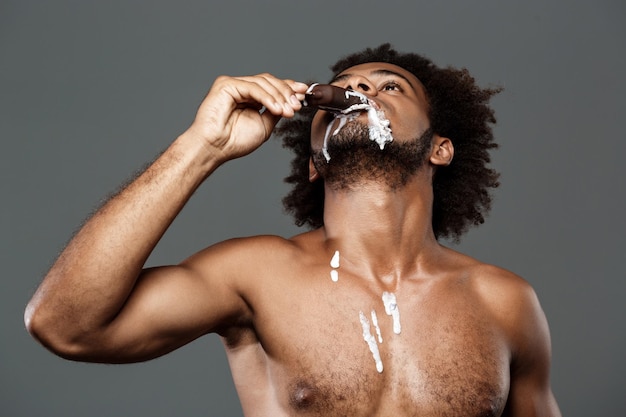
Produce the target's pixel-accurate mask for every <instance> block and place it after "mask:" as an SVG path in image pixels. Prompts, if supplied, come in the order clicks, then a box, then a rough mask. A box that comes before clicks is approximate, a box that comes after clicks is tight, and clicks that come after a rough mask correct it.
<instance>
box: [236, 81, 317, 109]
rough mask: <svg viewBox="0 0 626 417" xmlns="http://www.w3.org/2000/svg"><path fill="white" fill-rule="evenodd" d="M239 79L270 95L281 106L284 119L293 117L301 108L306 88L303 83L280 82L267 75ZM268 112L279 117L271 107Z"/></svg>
mask: <svg viewBox="0 0 626 417" xmlns="http://www.w3.org/2000/svg"><path fill="white" fill-rule="evenodd" d="M241 79H242V80H246V81H249V82H252V83H255V84H257V85H259V86H260V87H261V88H262V89H264V90H265V91H266V92H268V93H269V94H270V95H272V97H274V98H275V100H276V102H277V103H278V104H280V105H281V106H282V108H283V110H284V111H283V112H282V114H281V115H282V116H285V117H291V116H293V115H294V112H295V111H297V110H300V108H301V107H302V104H301V100H302V99H303V98H304V95H303V94H304V92H305V91H306V89H307V88H308V87H307V85H306V84H304V83H299V82H296V81H293V80H281V79H279V78H276V77H274V76H273V75H271V74H268V73H264V74H258V75H255V76H251V77H241ZM298 96H300V97H298ZM275 109H277V107H275ZM268 110H270V111H272V113H273V114H275V115H279V113H278V112H277V111H273V109H272V108H271V107H268Z"/></svg>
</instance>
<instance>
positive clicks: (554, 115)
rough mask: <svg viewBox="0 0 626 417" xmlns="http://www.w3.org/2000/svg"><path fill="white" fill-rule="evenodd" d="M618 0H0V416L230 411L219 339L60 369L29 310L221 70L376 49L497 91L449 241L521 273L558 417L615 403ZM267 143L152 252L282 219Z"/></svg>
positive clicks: (268, 227) (282, 166)
mask: <svg viewBox="0 0 626 417" xmlns="http://www.w3.org/2000/svg"><path fill="white" fill-rule="evenodd" d="M625 10H626V6H625V5H624V3H623V2H622V1H618V0H616V1H593V2H592V1H589V2H578V1H540V2H539V1H525V2H508V1H480V2H475V1H465V0H459V1H437V2H417V1H410V2H409V1H407V2H400V1H389V0H385V1H377V2H371V1H365V0H361V1H358V2H341V1H315V2H308V3H299V2H289V1H282V2H278V1H275V2H265V3H262V2H255V1H233V0H231V1H228V2H223V3H220V2H215V1H213V2H212V1H206V0H205V1H179V2H173V1H172V2H164V1H152V2H148V1H145V2H139V1H120V0H114V1H112V0H109V1H102V2H95V1H79V0H76V1H70V0H63V1H56V2H51V1H41V2H38V1H27V0H23V1H6V0H3V1H2V2H0V138H1V141H2V144H1V147H0V158H1V164H0V173H1V178H2V183H1V186H2V189H1V194H0V195H1V198H2V206H1V207H2V216H1V218H0V219H1V220H0V221H1V235H0V236H1V244H2V247H1V250H0V257H1V258H0V262H1V263H0V264H1V265H2V271H3V274H2V277H1V279H0V297H1V300H0V333H1V338H2V339H1V342H0V415H2V416H11V417H13V416H29V417H33V416H237V415H241V410H240V408H239V405H238V401H237V398H236V394H235V392H234V389H233V385H232V382H231V380H230V374H229V371H228V367H227V364H226V360H225V356H224V353H223V352H222V349H221V345H220V342H219V340H218V339H217V337H215V336H207V337H204V338H202V339H200V340H198V341H196V342H194V343H192V344H190V345H188V346H186V347H184V348H182V349H180V350H179V351H177V352H175V353H173V354H171V355H168V356H166V357H163V358H161V359H157V360H154V361H151V362H148V363H143V364H136V365H127V366H107V365H92V364H81V363H72V362H67V361H63V360H61V359H58V358H56V357H55V356H53V355H52V354H50V353H48V352H47V351H46V350H45V349H43V348H42V347H40V346H39V345H38V344H37V343H36V342H34V341H33V340H32V339H31V338H30V337H29V336H28V335H27V334H26V332H25V331H24V328H23V324H22V314H23V307H24V305H25V303H26V302H27V300H28V298H29V297H30V295H31V293H32V291H33V290H34V289H35V287H36V285H37V284H38V282H39V281H40V279H41V277H42V275H43V274H44V273H45V271H46V270H47V268H48V267H49V266H50V264H51V262H52V261H53V260H54V258H55V256H56V255H57V253H58V252H59V251H60V250H61V249H62V247H63V245H64V244H65V242H66V241H67V239H68V238H69V237H70V235H71V233H72V231H73V230H75V229H76V227H78V225H79V224H80V223H81V221H82V220H83V219H84V218H85V217H86V216H87V215H88V213H89V212H90V211H91V210H93V208H94V207H95V206H96V205H97V204H98V203H99V202H100V201H101V200H102V199H103V198H104V197H105V196H106V195H107V194H108V193H110V192H112V191H114V190H115V189H116V188H117V187H118V185H119V184H121V183H122V182H123V181H125V180H126V179H127V178H129V177H130V176H131V175H132V173H133V172H135V171H136V170H137V169H139V168H140V167H141V166H142V165H143V164H144V163H146V162H147V161H149V160H151V159H152V158H153V157H154V156H155V155H156V154H157V153H158V152H160V151H161V150H162V149H163V148H165V147H166V146H167V145H168V144H169V143H170V141H171V140H172V139H173V138H175V137H176V136H177V135H178V134H179V133H180V132H182V131H183V130H184V129H185V128H186V127H187V126H188V125H189V123H190V122H191V120H192V118H193V116H194V114H195V109H196V107H197V105H198V104H199V103H200V101H201V99H202V98H203V96H204V94H205V92H206V91H207V90H208V88H209V87H210V85H211V83H212V81H213V80H214V79H215V77H216V76H218V75H220V74H232V75H245V74H252V73H258V72H264V71H268V72H272V73H274V74H276V75H278V76H280V77H291V78H295V79H298V80H303V81H304V80H307V79H318V80H325V79H327V78H328V77H329V75H330V73H329V70H328V65H329V64H330V63H332V62H334V61H335V60H336V59H337V58H338V57H340V56H342V55H344V54H346V53H349V52H352V51H354V50H357V49H361V48H362V47H365V46H375V45H378V44H380V43H382V42H385V41H389V42H392V43H393V44H394V45H395V46H396V47H397V48H398V49H400V50H403V51H416V52H421V53H424V54H425V55H427V56H429V57H431V58H433V59H434V60H435V61H436V62H437V63H439V64H441V65H454V66H465V67H467V68H468V69H469V70H470V71H471V72H472V73H473V74H474V75H475V76H476V78H477V80H478V81H479V83H480V84H481V85H484V86H487V85H490V84H498V85H503V86H504V87H505V88H506V90H505V92H504V93H502V94H501V95H500V96H498V97H497V98H495V99H494V101H493V104H494V106H495V108H496V110H497V115H498V121H499V124H498V126H497V127H496V134H497V137H498V138H499V141H500V143H501V149H500V150H499V151H497V152H496V153H495V155H494V165H495V166H496V167H497V168H498V169H500V170H501V171H502V174H503V175H502V186H501V188H500V189H499V190H498V191H497V193H496V203H495V207H494V209H493V212H492V214H491V216H490V218H489V219H488V222H487V224H485V225H484V226H483V227H481V228H478V229H475V230H473V231H472V232H471V233H470V234H469V235H468V236H467V237H466V238H465V239H464V240H463V242H462V244H461V245H460V250H462V251H465V252H467V253H469V254H471V255H473V256H476V257H478V258H480V259H482V260H484V261H487V262H491V263H495V264H498V265H501V266H503V267H506V268H508V269H511V270H513V271H515V272H517V273H518V274H520V275H522V276H524V277H525V278H526V279H528V280H529V281H530V282H531V283H532V284H533V285H534V287H535V289H536V291H537V293H538V294H539V297H540V299H541V302H542V304H543V307H544V309H545V312H546V314H547V316H548V319H549V322H550V324H551V328H552V337H553V355H554V360H553V367H552V370H553V374H552V375H553V376H552V381H553V387H554V391H555V393H556V396H557V398H558V400H559V403H560V406H561V408H562V411H563V413H564V415H567V416H585V417H588V416H597V415H606V416H618V415H626V400H625V398H624V386H626V361H625V360H624V352H625V351H626V339H625V336H626V325H625V319H626V316H625V314H624V313H625V308H624V303H623V301H622V299H623V296H624V293H625V290H626V283H625V280H624V278H625V276H624V275H625V274H624V268H623V266H622V262H623V261H624V258H623V256H624V255H623V252H624V249H625V248H626V244H625V243H626V242H625V238H624V236H625V232H626V230H625V229H626V227H625V224H624V220H623V214H624V212H625V208H626V207H625V203H624V185H623V179H622V177H623V174H624V170H623V169H622V166H621V164H619V161H620V160H621V159H623V157H624V151H625V150H626V146H625V145H624V142H625V139H626V138H625V134H624V129H623V122H624V118H625V116H626V115H625V114H624V97H625V96H626V82H625V81H624V75H625V74H626V53H625V51H626V29H625V27H626V24H625V23H626V11H625ZM288 162H289V155H288V154H287V153H286V152H285V151H284V150H283V149H281V147H280V144H279V143H277V141H270V142H269V143H268V144H267V145H266V146H264V147H263V148H261V149H260V150H259V151H258V152H256V153H254V154H253V155H250V156H249V157H247V158H245V159H242V160H238V161H234V162H232V163H229V164H228V165H227V166H224V167H223V168H222V169H220V170H219V171H218V172H217V173H216V174H215V175H214V177H212V178H211V179H210V181H209V182H207V183H206V184H204V185H203V187H202V188H201V189H200V190H199V191H198V192H197V194H196V195H195V197H194V198H193V200H192V201H191V202H190V203H189V205H188V206H187V207H186V208H185V210H184V211H183V213H182V214H181V215H180V216H179V218H178V219H177V220H176V222H175V223H174V225H173V226H172V228H171V229H170V230H169V231H168V233H167V234H166V236H165V237H164V239H163V241H162V242H161V244H160V245H159V246H158V248H157V249H156V251H155V252H154V254H153V256H152V257H151V259H150V260H149V263H150V264H151V265H155V264H162V263H172V262H177V261H179V260H181V259H182V258H184V257H186V256H187V255H189V254H191V253H193V252H195V251H197V250H199V249H201V248H203V247H205V246H207V245H209V244H211V243H214V242H217V241H220V240H223V239H226V238H229V237H233V236H242V235H251V234H259V233H274V234H279V235H284V236H289V235H292V234H294V233H296V232H297V231H298V230H297V229H296V228H295V226H293V225H292V224H291V219H290V218H288V217H286V216H285V215H283V214H282V208H281V204H280V199H281V197H282V196H283V195H284V193H285V192H286V190H287V187H286V186H285V185H284V184H283V183H282V178H283V177H284V176H285V175H286V174H287V171H288Z"/></svg>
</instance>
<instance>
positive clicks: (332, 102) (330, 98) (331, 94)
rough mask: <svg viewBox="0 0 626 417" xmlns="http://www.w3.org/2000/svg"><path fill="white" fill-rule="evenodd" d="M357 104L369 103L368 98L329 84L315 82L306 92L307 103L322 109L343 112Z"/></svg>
mask: <svg viewBox="0 0 626 417" xmlns="http://www.w3.org/2000/svg"><path fill="white" fill-rule="evenodd" d="M356 104H367V100H366V99H363V98H361V97H359V96H358V95H355V94H350V92H349V90H346V89H345V88H341V87H337V86H334V85H329V84H315V85H313V86H312V87H311V88H310V89H309V91H308V92H307V94H306V101H305V105H306V106H309V107H317V108H319V109H322V110H327V111H332V112H341V111H343V110H346V109H348V108H350V107H351V106H354V105H356Z"/></svg>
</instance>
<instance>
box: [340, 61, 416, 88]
mask: <svg viewBox="0 0 626 417" xmlns="http://www.w3.org/2000/svg"><path fill="white" fill-rule="evenodd" d="M350 75H361V76H365V77H367V76H375V75H376V76H381V75H395V76H397V77H400V78H403V79H404V80H405V81H406V82H407V83H408V84H409V85H410V86H411V87H412V88H413V89H414V90H415V91H416V92H418V93H421V94H425V89H424V86H423V85H422V83H421V82H420V80H419V79H418V78H417V77H416V76H415V75H413V73H411V72H410V71H407V70H405V69H404V68H402V67H399V66H398V65H394V64H390V63H387V62H367V63H364V64H359V65H355V66H353V67H349V68H346V69H345V70H343V71H341V72H340V73H338V74H337V75H335V77H334V78H333V82H335V81H337V80H341V79H342V78H345V77H347V76H350Z"/></svg>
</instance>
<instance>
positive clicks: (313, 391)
mask: <svg viewBox="0 0 626 417" xmlns="http://www.w3.org/2000/svg"><path fill="white" fill-rule="evenodd" d="M336 290H338V291H336ZM285 295H286V296H285V297H278V298H274V300H273V307H272V308H271V309H269V310H267V311H264V314H266V316H261V317H260V320H259V322H258V324H257V328H258V334H259V335H260V339H261V340H260V342H261V345H262V346H263V350H264V352H265V353H266V354H267V357H268V360H267V361H266V362H265V363H264V364H263V365H261V366H264V367H267V369H268V375H269V378H270V380H271V384H272V386H273V387H274V390H275V396H276V401H277V403H278V404H279V405H280V408H281V409H283V410H288V413H287V415H311V416H317V415H325V416H334V415H337V416H340V415H350V416H361V415H363V416H372V415H397V416H412V415H420V416H464V417H471V416H484V417H488V416H498V415H500V414H501V412H502V409H503V408H504V404H505V403H506V397H507V392H508V353H507V350H506V347H505V344H504V342H503V341H502V340H501V337H500V335H499V334H498V330H497V328H496V327H495V326H494V325H493V323H491V322H490V321H489V319H488V318H486V317H484V316H483V315H482V314H481V313H482V312H481V311H480V310H479V309H477V308H476V307H475V306H473V305H471V303H470V300H468V299H466V298H465V297H454V296H453V297H451V300H447V301H445V300H442V299H440V298H437V299H429V298H428V297H427V296H426V294H419V293H415V292H412V291H404V292H398V293H397V294H396V293H393V292H388V293H385V292H381V294H378V295H377V294H373V293H372V292H367V291H365V292H363V291H358V290H357V291H355V290H354V289H353V288H348V289H347V290H346V291H341V290H340V289H338V288H332V287H330V290H328V289H326V286H324V287H322V288H319V289H317V291H314V292H311V291H306V292H299V291H297V290H292V291H291V292H290V293H289V294H285Z"/></svg>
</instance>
